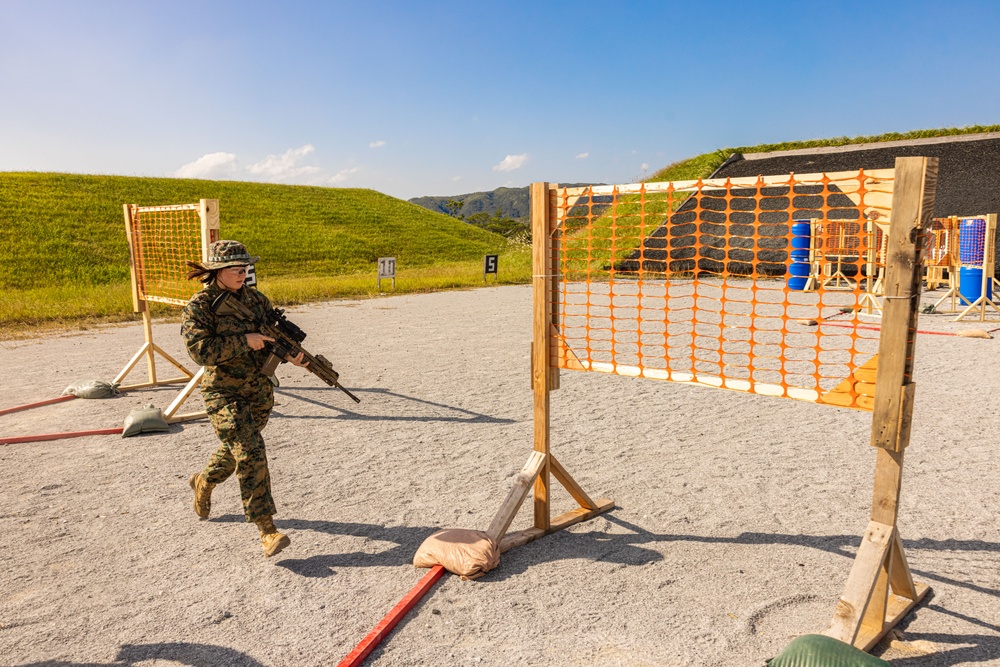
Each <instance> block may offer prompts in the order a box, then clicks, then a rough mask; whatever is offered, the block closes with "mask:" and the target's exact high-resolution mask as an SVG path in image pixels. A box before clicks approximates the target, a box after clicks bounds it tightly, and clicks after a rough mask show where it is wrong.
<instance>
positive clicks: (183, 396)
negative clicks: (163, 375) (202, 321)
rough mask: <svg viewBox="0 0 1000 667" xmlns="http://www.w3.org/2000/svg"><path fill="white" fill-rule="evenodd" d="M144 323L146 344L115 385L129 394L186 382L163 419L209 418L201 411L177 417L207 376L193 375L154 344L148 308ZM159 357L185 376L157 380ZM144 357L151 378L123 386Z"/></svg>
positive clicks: (203, 370)
mask: <svg viewBox="0 0 1000 667" xmlns="http://www.w3.org/2000/svg"><path fill="white" fill-rule="evenodd" d="M142 323H143V330H144V333H145V337H146V342H145V343H143V344H142V346H141V347H139V351H138V352H136V353H135V354H134V355H133V356H132V358H131V359H130V360H129V362H128V363H127V364H125V368H123V369H122V370H121V372H120V373H118V375H117V376H116V377H115V379H114V383H115V384H116V385H119V386H118V388H119V389H120V390H121V391H128V390H130V389H143V388H145V387H162V386H164V385H170V384H179V383H181V382H184V383H186V384H185V385H184V389H182V390H181V393H180V394H178V395H177V398H175V399H174V400H173V401H172V402H171V403H170V407H168V408H167V409H166V411H165V412H164V413H163V414H164V417H166V420H167V422H168V423H171V424H174V423H177V422H182V421H189V420H191V419H200V418H201V417H204V416H206V414H207V413H206V412H205V411H204V410H202V411H200V412H191V413H188V414H183V415H178V414H175V413H176V412H177V410H178V409H179V408H180V406H181V404H182V403H183V402H184V401H186V400H187V399H188V398H189V397H190V396H191V393H192V392H193V391H194V390H195V388H196V387H197V386H198V385H199V384H201V378H202V376H203V375H204V374H205V369H204V368H199V369H198V372H196V373H193V374H192V373H191V371H189V370H188V369H187V368H185V367H184V366H183V365H182V364H181V363H180V362H179V361H177V360H176V359H174V358H173V357H171V356H170V355H169V354H167V353H166V352H164V351H163V349H162V348H161V347H160V346H159V345H157V344H156V343H154V342H153V327H152V322H151V321H150V317H149V310H148V309H145V307H144V309H143V310H142ZM157 354H159V355H160V356H161V357H163V358H164V359H166V360H167V361H168V362H169V363H170V364H171V365H173V366H174V367H175V368H177V369H178V370H179V371H180V372H181V373H183V374H184V375H182V376H181V377H175V378H170V379H169V380H160V379H157V377H156V355H157ZM143 357H145V358H146V370H147V373H148V375H149V379H148V380H147V381H146V382H139V383H136V384H129V385H124V386H123V385H121V383H122V381H123V380H124V379H125V378H126V377H127V376H128V374H129V373H131V372H132V370H133V369H135V367H136V366H137V365H138V364H139V362H140V361H142V358H143Z"/></svg>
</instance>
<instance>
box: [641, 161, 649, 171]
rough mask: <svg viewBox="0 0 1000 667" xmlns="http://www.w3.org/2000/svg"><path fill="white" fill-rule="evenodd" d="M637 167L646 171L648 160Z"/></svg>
mask: <svg viewBox="0 0 1000 667" xmlns="http://www.w3.org/2000/svg"><path fill="white" fill-rule="evenodd" d="M639 169H642V170H643V171H646V170H647V169H649V163H648V162H643V163H642V166H640V167H639Z"/></svg>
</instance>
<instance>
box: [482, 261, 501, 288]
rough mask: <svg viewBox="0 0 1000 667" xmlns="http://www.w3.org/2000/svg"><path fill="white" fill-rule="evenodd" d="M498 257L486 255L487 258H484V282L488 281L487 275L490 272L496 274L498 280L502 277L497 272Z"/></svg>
mask: <svg viewBox="0 0 1000 667" xmlns="http://www.w3.org/2000/svg"><path fill="white" fill-rule="evenodd" d="M497 258H498V256H497V255H486V257H485V259H483V282H484V283H485V282H486V275H487V274H489V273H492V274H493V275H495V276H496V277H497V280H499V279H500V274H499V273H497Z"/></svg>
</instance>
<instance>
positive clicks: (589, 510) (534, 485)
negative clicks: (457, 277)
mask: <svg viewBox="0 0 1000 667" xmlns="http://www.w3.org/2000/svg"><path fill="white" fill-rule="evenodd" d="M553 217H554V216H553V215H552V212H551V209H550V202H549V184H548V183H532V185H531V231H532V237H533V238H534V243H533V247H532V274H533V279H532V286H533V304H534V310H533V319H534V327H533V336H532V343H531V384H532V389H533V390H534V396H535V400H534V420H535V445H534V451H532V453H531V456H529V457H528V462H527V463H526V464H525V466H524V468H523V469H522V470H521V472H520V473H519V474H518V475H517V477H516V478H515V481H514V486H513V488H511V490H510V492H509V493H508V494H507V498H506V499H505V500H504V502H503V504H502V505H501V506H500V510H499V511H498V512H497V514H496V516H495V517H494V518H493V521H492V522H490V527H489V528H488V529H487V533H488V534H489V535H490V537H492V538H493V539H494V540H495V541H496V542H497V543H498V544H499V546H500V551H501V552H504V551H508V550H510V549H513V548H514V547H517V546H521V545H523V544H527V543H528V542H532V541H534V540H537V539H538V538H539V537H544V536H545V535H549V534H551V533H554V532H556V531H559V530H562V529H563V528H568V527H570V526H572V525H574V524H576V523H580V522H581V521H587V520H588V519H592V518H594V517H595V516H597V515H599V514H603V513H604V512H607V511H608V510H610V509H613V508H614V506H615V502H614V501H613V500H611V499H609V498H601V499H599V500H597V501H594V500H592V499H591V498H590V496H588V495H587V493H586V492H585V491H584V490H583V488H582V487H581V486H580V485H579V484H578V483H577V482H576V480H575V479H573V477H572V476H571V475H570V474H569V472H567V470H566V468H564V467H563V466H562V464H561V463H560V462H559V461H558V460H557V459H556V458H555V456H553V455H552V453H551V452H550V451H549V448H550V447H549V445H550V432H549V392H551V391H552V390H553V389H558V388H559V370H558V368H556V367H555V365H554V364H553V363H552V353H553V344H554V342H553V339H552V335H551V330H552V327H553V325H554V324H555V323H556V322H557V320H556V319H555V315H556V314H557V313H556V310H555V304H554V301H553V299H552V286H553V280H554V271H553V269H552V267H553V263H554V257H553V251H554V244H553V242H552V231H553V229H552V224H551V221H552V219H553ZM551 477H555V478H556V480H557V481H558V482H559V483H560V484H562V486H563V487H564V488H565V489H566V490H567V491H568V492H569V494H570V495H571V496H572V497H573V499H574V500H575V501H576V502H577V503H578V504H579V507H578V508H577V509H575V510H572V511H570V512H567V513H565V514H561V515H559V516H557V517H555V518H552V515H551V506H550V498H551V493H550V491H551ZM531 490H534V514H535V525H534V527H533V528H529V529H527V530H521V531H517V532H514V533H510V534H507V529H508V528H509V527H510V524H511V522H512V521H513V520H514V517H515V516H516V515H517V512H518V510H519V509H520V508H521V505H522V503H523V502H524V499H525V498H526V497H527V495H528V492H529V491H531Z"/></svg>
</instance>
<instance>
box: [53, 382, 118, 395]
mask: <svg viewBox="0 0 1000 667" xmlns="http://www.w3.org/2000/svg"><path fill="white" fill-rule="evenodd" d="M62 395H63V396H69V395H72V396H76V397H77V398H114V397H116V396H121V392H120V391H118V385H117V384H114V383H113V382H105V381H104V380H89V381H87V382H77V383H76V384H71V385H70V386H68V387H66V388H65V389H64V390H63V393H62Z"/></svg>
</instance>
